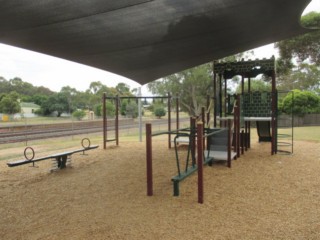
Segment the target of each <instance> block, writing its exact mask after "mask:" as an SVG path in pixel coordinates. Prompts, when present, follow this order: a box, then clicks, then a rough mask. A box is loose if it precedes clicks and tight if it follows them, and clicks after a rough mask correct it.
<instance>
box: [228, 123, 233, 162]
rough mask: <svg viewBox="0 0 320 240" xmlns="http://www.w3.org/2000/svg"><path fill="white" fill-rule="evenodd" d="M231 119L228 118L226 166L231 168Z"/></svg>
mask: <svg viewBox="0 0 320 240" xmlns="http://www.w3.org/2000/svg"><path fill="white" fill-rule="evenodd" d="M231 134H233V133H232V131H231V119H228V167H229V168H231V144H232V143H231Z"/></svg>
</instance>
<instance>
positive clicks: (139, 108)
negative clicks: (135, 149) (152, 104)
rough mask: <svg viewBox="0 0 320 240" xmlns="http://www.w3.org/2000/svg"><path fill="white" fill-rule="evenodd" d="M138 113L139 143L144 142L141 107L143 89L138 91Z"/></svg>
mask: <svg viewBox="0 0 320 240" xmlns="http://www.w3.org/2000/svg"><path fill="white" fill-rule="evenodd" d="M138 97H139V98H138V112H139V141H140V142H142V106H141V87H139V89H138Z"/></svg>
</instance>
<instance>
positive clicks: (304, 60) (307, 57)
mask: <svg viewBox="0 0 320 240" xmlns="http://www.w3.org/2000/svg"><path fill="white" fill-rule="evenodd" d="M301 24H302V25H304V26H305V27H308V28H312V27H318V28H319V27H320V13H316V12H311V13H309V14H307V15H305V16H303V17H302V18H301ZM275 46H276V47H277V48H278V49H279V53H280V59H278V60H277V74H278V79H277V82H278V85H279V89H286V90H288V89H294V88H300V89H303V90H317V89H319V81H320V75H319V71H320V68H319V66H320V51H319V49H320V31H319V30H318V31H313V32H311V33H307V34H304V35H300V36H297V37H294V38H291V39H287V40H284V41H280V42H278V43H276V44H275Z"/></svg>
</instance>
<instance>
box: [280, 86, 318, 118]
mask: <svg viewBox="0 0 320 240" xmlns="http://www.w3.org/2000/svg"><path fill="white" fill-rule="evenodd" d="M292 94H293V98H292ZM281 107H282V109H281V110H282V111H283V112H284V113H287V114H291V113H293V114H294V115H297V116H300V117H302V116H303V115H305V114H307V113H319V111H320V97H319V96H317V95H316V94H315V93H313V92H310V91H300V90H293V92H290V93H288V94H287V96H286V97H285V98H284V99H283V101H282V104H281Z"/></svg>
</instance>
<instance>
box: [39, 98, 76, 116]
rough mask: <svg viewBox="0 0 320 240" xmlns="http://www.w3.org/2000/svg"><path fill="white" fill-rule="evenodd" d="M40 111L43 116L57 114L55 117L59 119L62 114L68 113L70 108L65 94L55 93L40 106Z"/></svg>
mask: <svg viewBox="0 0 320 240" xmlns="http://www.w3.org/2000/svg"><path fill="white" fill-rule="evenodd" d="M41 109H42V114H43V115H50V114H51V113H53V112H57V117H60V116H61V114H62V113H63V112H69V110H70V106H69V102H68V99H67V96H66V95H65V94H63V93H55V94H53V95H52V96H50V97H49V98H48V100H47V101H45V102H44V103H43V104H42V105H41Z"/></svg>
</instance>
